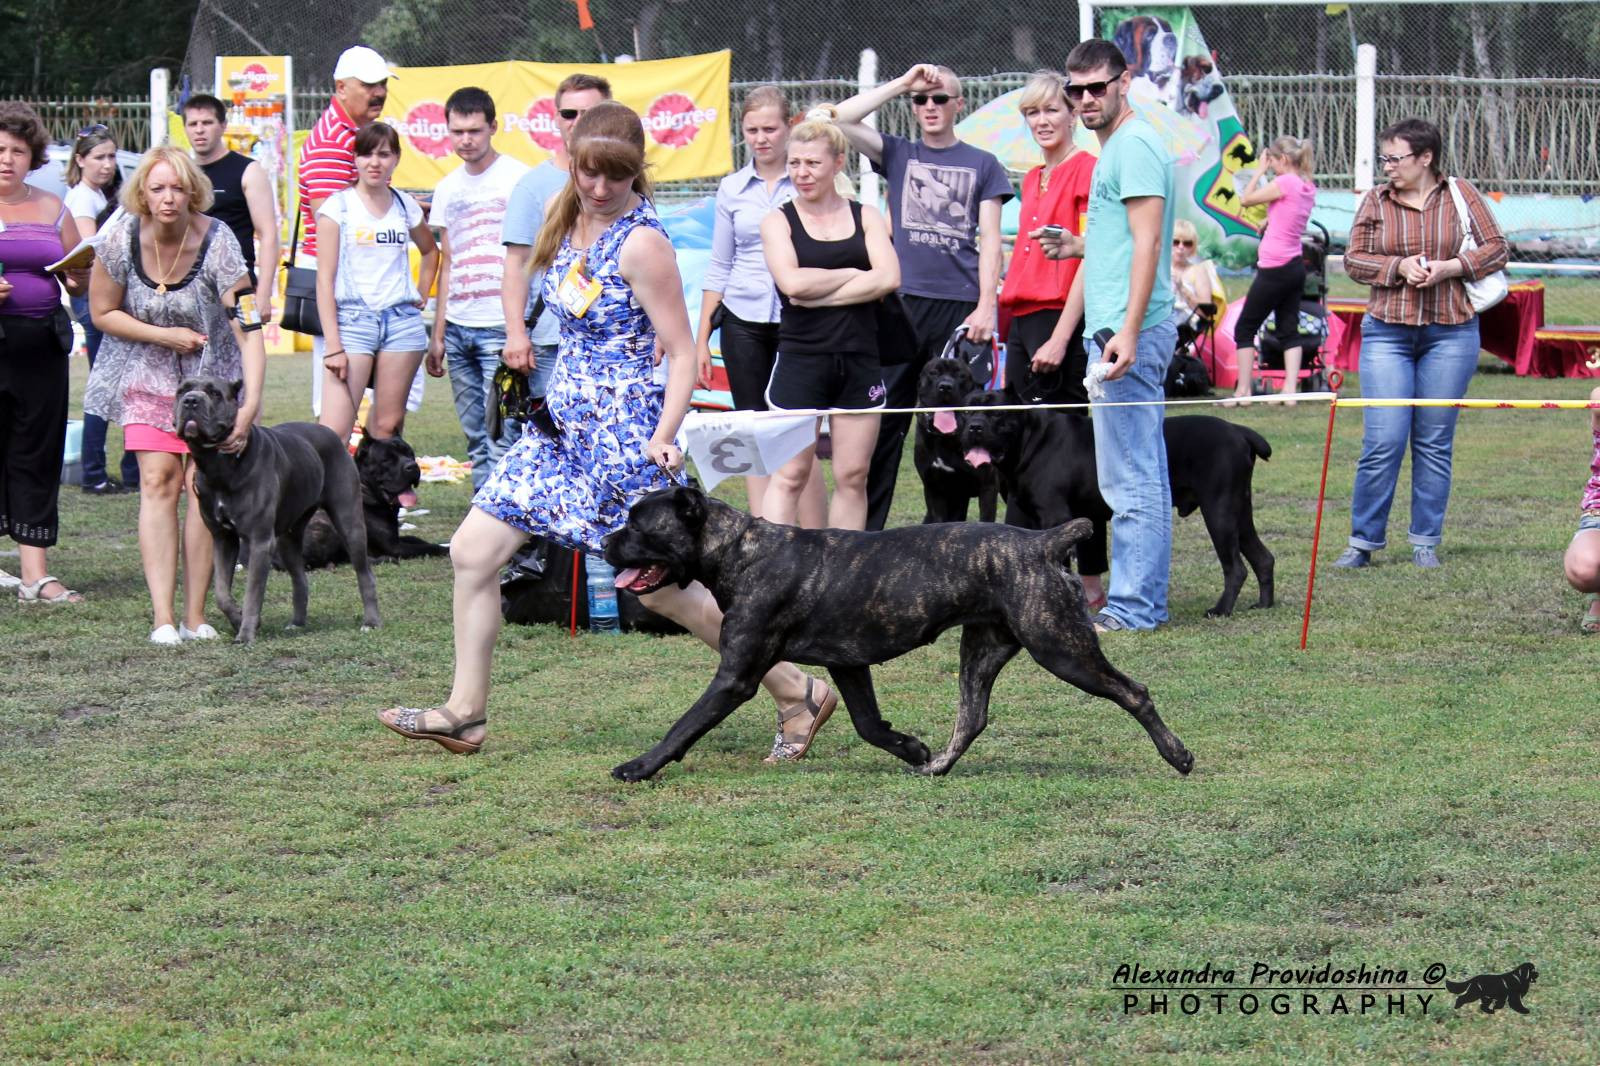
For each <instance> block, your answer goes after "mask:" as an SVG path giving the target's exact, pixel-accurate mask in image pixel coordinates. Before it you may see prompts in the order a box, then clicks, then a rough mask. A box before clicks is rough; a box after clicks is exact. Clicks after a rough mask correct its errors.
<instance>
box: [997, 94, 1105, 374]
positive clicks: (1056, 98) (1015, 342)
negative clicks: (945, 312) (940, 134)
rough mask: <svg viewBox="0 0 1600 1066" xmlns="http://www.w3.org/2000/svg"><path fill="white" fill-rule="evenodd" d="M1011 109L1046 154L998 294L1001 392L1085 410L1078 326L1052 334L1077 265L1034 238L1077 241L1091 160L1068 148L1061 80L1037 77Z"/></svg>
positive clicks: (1025, 183)
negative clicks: (1052, 230)
mask: <svg viewBox="0 0 1600 1066" xmlns="http://www.w3.org/2000/svg"><path fill="white" fill-rule="evenodd" d="M1017 106H1018V108H1019V109H1020V110H1021V111H1022V117H1023V118H1024V119H1025V120H1026V121H1027V123H1028V129H1029V130H1030V131H1031V132H1032V133H1033V139H1034V140H1035V141H1037V142H1039V147H1040V148H1041V149H1042V150H1043V151H1044V164H1043V165H1042V166H1037V167H1034V168H1033V169H1032V170H1030V171H1028V174H1027V176H1026V177H1024V178H1023V179H1022V213H1021V216H1020V219H1019V222H1018V224H1017V247H1016V250H1015V251H1014V252H1013V253H1012V255H1011V267H1010V269H1009V270H1008V271H1007V272H1006V281H1005V286H1004V287H1003V288H1002V289H1001V291H1000V319H1001V321H1002V322H1007V321H1009V325H1008V326H1007V327H1006V328H1007V333H1006V387H1007V388H1009V389H1010V390H1011V391H1012V392H1013V393H1015V394H1016V395H1017V396H1019V397H1021V398H1022V399H1023V400H1025V401H1027V402H1029V403H1087V402H1088V400H1089V397H1088V394H1087V393H1086V392H1085V391H1084V388H1083V376H1084V373H1085V372H1086V370H1087V366H1088V354H1087V352H1086V351H1085V350H1084V347H1083V325H1082V324H1081V322H1080V324H1079V325H1078V328H1077V329H1075V330H1061V329H1058V328H1057V326H1058V325H1059V324H1060V319H1061V310H1062V308H1064V307H1065V306H1066V305H1067V290H1069V289H1070V288H1071V287H1072V279H1073V276H1074V275H1076V274H1077V272H1078V264H1080V263H1081V262H1083V260H1081V259H1046V258H1045V255H1044V251H1043V250H1042V249H1041V248H1040V247H1039V241H1038V234H1039V230H1040V228H1041V227H1044V226H1060V227H1062V228H1063V229H1064V230H1066V231H1067V232H1068V233H1072V234H1078V235H1081V234H1082V233H1083V221H1084V216H1085V215H1086V214H1087V212H1088V210H1089V182H1090V178H1091V177H1092V176H1093V174H1094V163H1095V158H1094V156H1093V155H1091V154H1090V153H1088V152H1086V151H1084V150H1083V149H1081V148H1079V147H1078V146H1077V145H1075V144H1073V143H1072V130H1073V126H1074V123H1075V121H1076V120H1075V118H1074V116H1073V112H1072V108H1071V106H1070V105H1068V103H1067V96H1066V79H1064V78H1063V77H1062V76H1061V75H1059V74H1057V73H1055V72H1054V71H1047V70H1042V71H1040V72H1039V73H1037V74H1035V75H1034V76H1033V77H1032V78H1031V79H1029V81H1028V84H1027V85H1026V86H1024V87H1023V90H1022V97H1021V99H1020V100H1019V101H1018V102H1017Z"/></svg>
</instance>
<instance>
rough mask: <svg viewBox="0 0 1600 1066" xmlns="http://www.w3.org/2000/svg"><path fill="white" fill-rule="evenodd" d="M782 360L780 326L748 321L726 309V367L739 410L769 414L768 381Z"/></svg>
mask: <svg viewBox="0 0 1600 1066" xmlns="http://www.w3.org/2000/svg"><path fill="white" fill-rule="evenodd" d="M777 358H778V324H777V323H776V322H747V321H745V320H744V319H742V318H740V317H739V316H738V315H736V314H734V313H733V312H732V311H729V310H728V308H727V305H726V304H724V305H723V308H722V367H723V369H724V370H726V371H727V372H728V392H730V393H731V394H732V395H733V409H734V410H735V411H765V410H766V409H767V382H768V381H770V380H771V379H772V364H773V361H774V360H776V359H777Z"/></svg>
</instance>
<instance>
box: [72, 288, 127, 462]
mask: <svg viewBox="0 0 1600 1066" xmlns="http://www.w3.org/2000/svg"><path fill="white" fill-rule="evenodd" d="M72 317H73V318H75V319H77V320H78V324H79V325H81V326H82V327H83V339H84V347H85V348H87V349H88V351H89V368H90V369H91V370H92V369H94V359H95V356H97V355H99V354H100V341H101V339H102V337H103V336H104V335H103V334H102V333H101V332H100V331H99V330H98V329H95V328H94V320H93V319H91V318H90V317H89V298H88V297H87V296H74V297H73V298H72ZM82 459H83V484H85V485H99V484H101V483H102V482H104V481H105V480H106V420H105V419H103V418H101V417H100V416H99V415H91V414H89V413H88V412H87V411H85V412H84V414H83V448H82ZM121 468H122V469H121V473H122V483H123V484H124V485H127V486H128V487H129V488H133V489H136V488H138V487H139V457H138V456H137V455H135V454H134V453H133V452H127V451H125V452H123V453H122V463H121Z"/></svg>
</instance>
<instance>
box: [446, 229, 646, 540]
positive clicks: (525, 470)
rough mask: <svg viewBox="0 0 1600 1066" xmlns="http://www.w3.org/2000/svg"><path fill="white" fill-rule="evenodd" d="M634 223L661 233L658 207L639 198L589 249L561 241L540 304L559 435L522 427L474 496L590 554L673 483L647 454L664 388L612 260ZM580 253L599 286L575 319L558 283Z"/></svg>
mask: <svg viewBox="0 0 1600 1066" xmlns="http://www.w3.org/2000/svg"><path fill="white" fill-rule="evenodd" d="M638 226H648V227H650V228H652V229H655V230H658V231H660V232H661V233H662V234H663V235H665V233H666V231H665V230H664V229H662V226H661V221H660V220H659V219H658V218H657V217H656V212H655V209H654V208H652V207H651V206H650V204H649V203H648V202H642V203H640V204H639V206H638V207H636V208H634V209H633V210H632V211H629V212H628V213H627V214H625V215H623V216H622V217H621V218H619V219H617V220H616V221H615V222H613V223H612V224H611V225H610V226H609V227H608V228H607V229H606V230H605V232H604V233H602V234H601V235H600V237H599V239H598V240H596V241H595V242H594V244H593V245H591V246H590V247H589V248H587V249H583V248H574V247H572V244H571V242H570V240H568V241H563V242H562V244H561V250H560V251H559V252H557V253H556V258H555V262H554V263H553V264H552V265H551V266H550V269H548V270H547V271H545V281H544V299H545V306H546V307H548V308H550V309H551V310H552V311H553V312H554V313H555V315H556V317H557V319H559V320H560V323H561V349H560V355H559V358H558V359H557V361H556V367H555V371H554V373H553V374H552V375H551V378H550V385H549V387H548V389H547V391H546V393H545V404H546V406H547V408H548V410H549V411H550V414H551V416H552V417H553V418H554V420H555V423H556V425H558V426H559V427H561V436H560V437H559V438H555V439H552V438H550V437H547V436H545V435H544V434H543V433H541V432H539V430H537V429H535V428H533V427H532V426H530V427H528V429H527V431H526V434H525V435H524V436H523V438H522V439H521V440H520V441H518V442H517V443H516V444H514V445H513V446H512V447H511V449H510V450H509V451H507V452H506V454H505V457H504V458H503V459H501V460H500V465H498V466H497V467H495V470H494V473H493V474H491V475H490V477H489V480H488V481H486V482H484V485H483V488H481V489H479V490H478V494H477V495H476V496H474V497H473V498H472V505H473V506H474V507H476V508H478V509H479V510H480V511H483V512H484V513H486V514H490V515H493V516H494V517H495V518H498V519H500V520H501V521H502V522H505V523H507V524H509V525H513V526H516V527H517V528H518V529H521V530H525V531H527V532H529V533H533V534H536V535H539V536H545V537H549V538H550V539H551V540H554V541H556V542H558V543H561V544H566V545H568V546H569V547H574V548H582V549H583V550H585V551H591V552H593V551H599V550H600V548H601V543H602V541H603V540H604V539H605V538H606V536H607V535H609V534H611V533H614V532H616V531H617V530H618V529H621V528H622V526H623V523H624V522H626V521H627V518H628V508H629V507H630V506H632V505H633V504H634V503H635V502H637V501H638V499H639V498H640V497H641V496H643V495H645V494H646V493H648V492H652V491H654V490H655V489H661V488H667V487H669V486H671V485H673V484H675V483H676V482H675V481H674V480H673V477H672V475H671V474H668V473H667V472H666V471H664V470H662V469H661V468H660V467H658V466H657V465H656V464H654V463H653V462H651V461H650V459H649V458H648V457H647V456H646V455H645V445H646V444H647V443H649V441H650V436H651V434H652V433H654V432H655V429H656V424H657V423H658V422H659V421H660V420H661V408H662V398H663V396H664V395H665V392H666V389H665V387H664V386H662V385H658V384H656V383H655V374H654V370H655V367H654V366H653V364H652V357H653V355H654V352H655V342H656V332H655V329H654V327H653V326H651V324H650V319H649V317H648V316H647V315H646V314H645V313H644V309H643V308H642V307H640V306H639V303H638V301H637V300H635V299H634V297H633V290H632V289H631V288H629V287H628V283H627V282H626V281H624V280H623V278H622V271H621V268H620V266H619V263H618V260H619V258H620V256H621V254H622V243H623V241H625V240H626V239H627V237H628V234H629V233H632V232H633V230H634V229H635V228H636V227H638ZM585 254H587V255H588V271H589V274H590V276H591V277H593V278H594V279H595V280H597V281H599V282H600V284H601V291H600V295H599V296H597V297H596V298H595V300H594V302H593V303H592V304H590V305H589V308H588V310H587V311H585V312H584V313H583V314H582V315H581V316H577V315H573V314H572V313H571V312H570V311H568V310H567V308H566V307H565V305H564V304H563V303H562V301H561V300H559V299H558V298H557V289H558V288H559V286H560V284H561V279H562V278H564V277H566V276H567V271H568V270H569V269H571V267H572V263H573V261H574V260H575V259H577V258H579V257H580V256H583V255H585Z"/></svg>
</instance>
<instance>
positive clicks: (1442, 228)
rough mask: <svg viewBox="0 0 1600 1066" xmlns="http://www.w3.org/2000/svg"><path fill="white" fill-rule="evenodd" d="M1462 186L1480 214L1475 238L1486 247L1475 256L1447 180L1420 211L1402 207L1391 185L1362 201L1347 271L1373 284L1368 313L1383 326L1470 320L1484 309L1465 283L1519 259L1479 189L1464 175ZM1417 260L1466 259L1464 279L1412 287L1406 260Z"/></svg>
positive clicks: (1475, 222) (1474, 223) (1474, 211)
mask: <svg viewBox="0 0 1600 1066" xmlns="http://www.w3.org/2000/svg"><path fill="white" fill-rule="evenodd" d="M1456 185H1457V186H1458V187H1459V188H1460V189H1461V197H1462V199H1463V200H1465V201H1466V203H1467V213H1468V214H1470V215H1471V216H1472V235H1473V238H1474V239H1475V240H1476V241H1477V242H1478V247H1477V249H1476V250H1475V251H1472V252H1465V253H1464V252H1462V251H1461V221H1460V216H1459V215H1457V214H1456V205H1455V201H1454V199H1453V198H1452V197H1451V195H1450V186H1449V184H1448V183H1447V182H1444V181H1441V182H1439V183H1438V184H1436V185H1435V186H1434V187H1433V189H1432V191H1430V192H1429V193H1428V196H1427V198H1426V199H1425V200H1424V201H1423V203H1422V210H1420V211H1418V210H1417V209H1416V208H1414V207H1409V206H1407V205H1406V204H1404V203H1401V202H1400V200H1399V199H1397V198H1396V197H1395V196H1394V194H1393V190H1392V189H1390V187H1389V186H1388V185H1380V186H1378V187H1377V188H1376V189H1373V190H1372V191H1371V192H1369V193H1367V195H1366V197H1365V198H1364V199H1363V200H1362V201H1361V206H1360V208H1358V209H1357V210H1356V220H1355V222H1353V223H1352V224H1351V226H1350V247H1349V249H1348V250H1347V251H1346V252H1345V257H1344V268H1345V273H1347V274H1349V275H1350V279H1351V280H1352V281H1358V282H1360V283H1361V284H1363V285H1370V286H1372V299H1371V300H1370V301H1369V302H1368V304H1367V312H1368V313H1369V314H1370V315H1372V317H1373V318H1376V319H1377V320H1378V321H1380V322H1388V323H1390V324H1391V325H1397V326H1428V325H1435V326H1443V325H1448V326H1454V325H1460V324H1461V323H1463V322H1466V321H1469V320H1470V319H1471V318H1472V316H1473V315H1474V314H1476V312H1475V311H1473V310H1472V302H1471V301H1470V300H1469V299H1468V298H1467V287H1466V285H1465V284H1464V283H1463V281H1464V280H1470V281H1476V280H1477V279H1478V278H1481V277H1483V276H1484V275H1486V274H1493V273H1494V272H1495V271H1496V270H1499V269H1501V268H1502V267H1504V266H1505V265H1506V261H1507V260H1508V259H1509V258H1510V257H1511V253H1510V249H1509V247H1508V246H1507V245H1506V239H1505V237H1504V236H1503V235H1502V234H1501V232H1500V226H1499V224H1498V223H1497V222H1495V220H1494V214H1493V213H1492V212H1491V211H1490V210H1489V207H1488V205H1487V204H1485V203H1484V202H1483V197H1482V196H1480V195H1478V190H1477V189H1474V188H1473V187H1472V186H1471V185H1469V184H1467V182H1466V181H1464V180H1462V179H1461V178H1457V179H1456ZM1413 255H1424V256H1427V257H1428V259H1429V260H1444V259H1457V258H1459V259H1460V260H1461V265H1462V267H1463V268H1464V269H1463V275H1462V277H1461V278H1450V279H1448V280H1446V281H1443V282H1440V283H1439V284H1437V285H1433V286H1430V287H1429V288H1426V289H1419V288H1417V287H1415V286H1413V285H1407V284H1406V282H1405V279H1404V278H1403V277H1401V275H1400V261H1401V260H1402V259H1405V258H1408V257H1410V256H1413Z"/></svg>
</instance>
